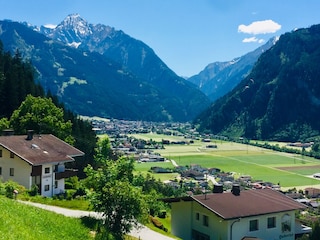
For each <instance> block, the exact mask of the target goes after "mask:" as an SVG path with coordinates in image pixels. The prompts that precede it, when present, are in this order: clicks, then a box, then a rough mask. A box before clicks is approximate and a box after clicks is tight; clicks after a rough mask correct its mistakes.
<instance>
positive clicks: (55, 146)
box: [0, 134, 84, 166]
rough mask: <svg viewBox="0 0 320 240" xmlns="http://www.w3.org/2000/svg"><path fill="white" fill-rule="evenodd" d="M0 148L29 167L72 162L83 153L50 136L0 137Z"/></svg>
mask: <svg viewBox="0 0 320 240" xmlns="http://www.w3.org/2000/svg"><path fill="white" fill-rule="evenodd" d="M0 146H2V147H4V148H6V149H8V150H9V151H11V152H13V153H14V154H15V155H17V156H19V157H21V158H22V159H23V160H25V161H26V162H28V163H29V164H31V165H35V166H36V165H42V164H45V163H59V162H71V161H74V159H73V157H77V156H83V155H84V153H83V152H82V151H80V150H78V149H77V148H75V147H73V146H71V145H69V144H67V143H66V142H64V141H62V140H60V139H59V138H57V137H55V136H53V135H51V134H43V135H41V136H40V135H38V136H36V135H34V136H33V138H32V139H31V140H27V136H26V135H19V136H17V135H13V136H1V137H0Z"/></svg>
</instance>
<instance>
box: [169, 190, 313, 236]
mask: <svg viewBox="0 0 320 240" xmlns="http://www.w3.org/2000/svg"><path fill="white" fill-rule="evenodd" d="M163 201H165V202H168V203H170V204H171V232H172V234H174V235H175V236H177V237H179V238H181V239H184V240H249V239H256V240H258V239H260V240H270V239H272V240H294V239H295V237H296V236H298V235H302V234H303V233H309V232H311V228H310V227H306V226H302V225H301V224H300V223H299V221H296V219H295V212H296V211H297V210H302V209H305V208H306V206H305V205H304V204H301V203H298V202H296V201H294V200H293V199H292V198H289V197H287V196H285V195H284V194H282V193H280V192H278V191H275V190H271V189H259V190H244V191H241V192H240V189H239V188H234V189H233V191H232V192H223V191H217V193H211V194H203V195H192V196H185V197H178V198H169V199H163Z"/></svg>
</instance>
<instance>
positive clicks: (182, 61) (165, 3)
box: [0, 0, 320, 77]
mask: <svg viewBox="0 0 320 240" xmlns="http://www.w3.org/2000/svg"><path fill="white" fill-rule="evenodd" d="M319 9H320V1H319V0H308V1H306V0H197V1H196V0H91V1H88V0H0V19H1V20H3V19H11V20H15V21H26V22H29V23H31V24H33V25H37V26H40V25H45V24H53V25H57V24H59V23H60V22H61V21H62V20H63V19H64V18H65V17H66V16H67V15H68V14H71V13H79V14H80V16H81V17H83V18H84V19H86V20H87V21H88V22H90V23H93V24H96V23H102V24H105V25H109V26H111V27H114V28H115V29H116V30H123V31H124V32H125V33H127V34H129V35H130V36H131V37H134V38H136V39H139V40H141V41H143V42H145V43H146V44H147V45H149V46H150V47H151V48H152V49H153V50H154V51H155V53H156V54H157V55H158V56H159V57H160V58H161V59H162V60H163V61H164V62H165V63H166V64H167V65H168V67H170V68H171V69H172V70H173V71H175V72H176V73H177V74H178V75H181V76H187V77H189V76H192V75H194V74H197V73H199V72H200V71H201V70H203V69H204V67H205V66H207V65H208V64H209V63H212V62H215V61H229V60H232V59H233V58H235V57H240V56H242V55H244V54H246V53H248V52H250V51H252V50H254V49H256V48H257V47H259V46H261V45H262V44H263V43H264V42H266V41H267V40H268V39H269V38H271V37H272V36H279V35H281V34H283V33H285V32H290V31H292V30H294V29H296V28H302V27H309V26H311V25H314V24H320V14H319Z"/></svg>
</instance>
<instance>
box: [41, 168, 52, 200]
mask: <svg viewBox="0 0 320 240" xmlns="http://www.w3.org/2000/svg"><path fill="white" fill-rule="evenodd" d="M53 167H54V166H53V165H52V164H45V165H42V179H41V195H42V196H46V197H52V195H53V191H54V189H53V188H54V174H53V169H54V168H53ZM46 168H49V169H50V172H49V173H46V172H45V169H46ZM47 186H49V190H47V189H46V187H47Z"/></svg>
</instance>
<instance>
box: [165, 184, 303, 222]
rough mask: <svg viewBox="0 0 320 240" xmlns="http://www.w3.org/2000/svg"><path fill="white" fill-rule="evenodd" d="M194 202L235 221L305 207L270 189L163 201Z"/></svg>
mask: <svg viewBox="0 0 320 240" xmlns="http://www.w3.org/2000/svg"><path fill="white" fill-rule="evenodd" d="M181 200H182V201H196V202H198V203H199V204H200V205H202V206H203V207H205V208H207V209H209V210H210V211H212V212H213V213H215V214H217V215H218V216H220V217H221V218H223V219H235V218H242V217H249V216H258V215H264V214H270V213H277V212H285V211H292V210H298V209H305V208H306V206H305V205H304V204H301V203H299V202H296V201H295V200H293V199H292V198H290V197H287V196H286V195H284V194H283V193H281V192H278V191H275V190H272V189H267V188H266V189H259V190H244V191H241V192H240V195H234V194H233V193H231V192H227V193H211V194H206V195H204V194H202V195H193V196H189V197H182V198H175V199H164V201H166V202H178V201H181Z"/></svg>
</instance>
